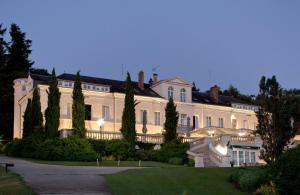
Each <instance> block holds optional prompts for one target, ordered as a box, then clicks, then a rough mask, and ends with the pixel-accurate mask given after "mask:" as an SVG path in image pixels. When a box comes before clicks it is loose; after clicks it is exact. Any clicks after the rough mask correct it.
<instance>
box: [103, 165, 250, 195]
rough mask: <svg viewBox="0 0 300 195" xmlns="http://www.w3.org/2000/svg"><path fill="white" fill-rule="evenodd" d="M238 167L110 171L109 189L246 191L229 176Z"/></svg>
mask: <svg viewBox="0 0 300 195" xmlns="http://www.w3.org/2000/svg"><path fill="white" fill-rule="evenodd" d="M233 171H234V168H202V169H196V168H191V167H170V168H167V167H164V168H149V169H139V170H128V171H125V172H121V173H117V174H113V175H106V176H105V178H106V181H107V185H108V188H109V190H110V191H111V192H112V193H113V194H114V195H116V194H117V195H118V194H122V195H123V194H125V195H126V194H130V195H133V194H143V195H147V194H153V195H154V194H159V195H164V194H171V195H175V194H188V195H190V194H201V195H205V194H211V195H222V194H224V195H228V194H229V195H234V194H245V193H243V192H241V191H239V190H237V189H236V188H235V187H234V186H233V185H232V184H231V183H230V182H229V176H230V174H231V173H232V172H233Z"/></svg>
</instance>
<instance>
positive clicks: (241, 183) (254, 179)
mask: <svg viewBox="0 0 300 195" xmlns="http://www.w3.org/2000/svg"><path fill="white" fill-rule="evenodd" d="M266 175H267V170H266V168H264V167H247V168H239V169H238V170H237V171H235V172H234V173H233V174H232V175H231V177H230V180H231V181H232V182H233V183H235V184H236V185H237V187H239V188H240V189H241V190H244V191H254V190H255V189H257V188H258V187H259V186H260V185H261V184H263V183H266V182H267V180H266V178H267V177H266Z"/></svg>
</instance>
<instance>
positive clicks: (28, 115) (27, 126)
mask: <svg viewBox="0 0 300 195" xmlns="http://www.w3.org/2000/svg"><path fill="white" fill-rule="evenodd" d="M23 119H24V120H23V138H27V137H29V136H31V135H32V130H33V126H32V102H31V99H28V102H27V106H26V109H25V112H24V116H23Z"/></svg>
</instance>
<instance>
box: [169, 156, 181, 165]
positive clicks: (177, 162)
mask: <svg viewBox="0 0 300 195" xmlns="http://www.w3.org/2000/svg"><path fill="white" fill-rule="evenodd" d="M169 163H170V164H173V165H182V164H183V163H182V158H178V157H173V158H170V159H169Z"/></svg>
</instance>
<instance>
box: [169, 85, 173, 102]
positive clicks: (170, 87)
mask: <svg viewBox="0 0 300 195" xmlns="http://www.w3.org/2000/svg"><path fill="white" fill-rule="evenodd" d="M171 98H172V99H174V88H173V87H172V86H169V87H168V99H171Z"/></svg>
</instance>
